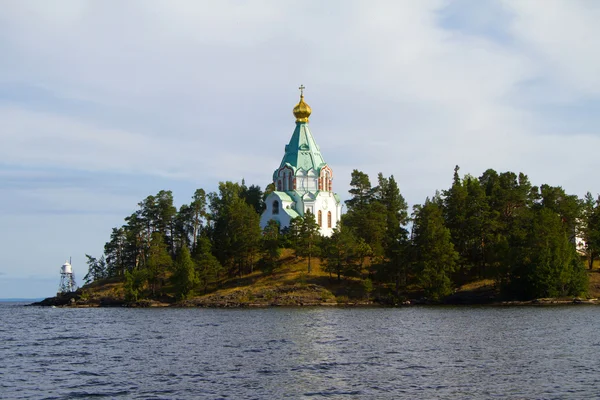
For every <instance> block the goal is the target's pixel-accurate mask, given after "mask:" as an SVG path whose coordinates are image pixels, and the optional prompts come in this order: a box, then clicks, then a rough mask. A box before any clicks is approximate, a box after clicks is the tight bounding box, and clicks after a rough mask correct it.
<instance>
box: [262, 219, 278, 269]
mask: <svg viewBox="0 0 600 400" xmlns="http://www.w3.org/2000/svg"><path fill="white" fill-rule="evenodd" d="M280 236H281V235H280V233H279V223H278V222H277V221H275V220H273V219H272V220H270V221H269V222H268V223H267V226H266V227H265V229H264V231H263V236H262V241H261V253H262V258H261V268H262V269H263V271H264V272H267V273H271V272H273V269H275V265H276V263H277V261H278V260H279V256H280V255H281V249H280V247H279V243H280Z"/></svg>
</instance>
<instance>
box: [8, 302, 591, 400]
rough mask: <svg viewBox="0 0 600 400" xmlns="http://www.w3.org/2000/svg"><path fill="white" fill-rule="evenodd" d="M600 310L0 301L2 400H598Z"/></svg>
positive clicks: (578, 308)
mask: <svg viewBox="0 0 600 400" xmlns="http://www.w3.org/2000/svg"><path fill="white" fill-rule="evenodd" d="M598 311H599V309H598V308H596V307H593V306H588V307H585V306H579V307H538V308H535V307H515V308H493V307H471V308H468V307H464V308H449V307H440V308H433V307H429V308H425V307H423V308H421V307H414V308H401V309H362V308H361V309H343V308H283V309H282V308H271V309H250V310H249V309H246V310H211V309H124V308H115V309H110V308H105V309H61V308H57V309H51V308H33V307H22V306H19V305H14V304H8V303H3V304H0V321H2V322H1V324H0V397H1V398H14V399H18V398H27V399H29V398H54V399H57V398H65V399H67V398H77V397H79V398H88V397H91V396H94V397H108V398H141V399H147V398H233V399H250V398H286V397H287V398H292V399H296V398H324V397H328V398H357V399H365V398H374V399H375V398H377V399H386V398H389V399H392V398H407V399H413V398H421V399H431V398H445V399H465V398H473V399H481V398H494V397H497V398H513V399H522V398H573V399H580V398H593V397H597V396H598V395H599V394H600V385H599V384H600V365H599V364H600V362H599V361H598V360H599V359H600V335H599V334H598V332H600V322H599V318H598V316H597V315H598Z"/></svg>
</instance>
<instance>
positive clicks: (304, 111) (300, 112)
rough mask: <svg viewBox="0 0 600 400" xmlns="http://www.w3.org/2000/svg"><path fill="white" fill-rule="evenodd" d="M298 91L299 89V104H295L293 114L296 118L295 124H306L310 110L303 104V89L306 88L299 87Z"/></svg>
mask: <svg viewBox="0 0 600 400" xmlns="http://www.w3.org/2000/svg"><path fill="white" fill-rule="evenodd" d="M298 89H300V102H298V104H296V107H294V110H293V112H294V116H295V117H296V122H303V123H306V122H308V117H310V114H311V113H312V110H311V109H310V106H309V105H308V104H306V102H304V89H306V86H304V85H300V87H299V88H298Z"/></svg>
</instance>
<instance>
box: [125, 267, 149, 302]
mask: <svg viewBox="0 0 600 400" xmlns="http://www.w3.org/2000/svg"><path fill="white" fill-rule="evenodd" d="M147 280H148V271H146V270H143V269H136V270H133V271H125V285H124V289H125V300H126V301H130V302H131V301H134V302H135V301H138V300H139V299H140V294H141V292H142V289H143V288H144V285H145V284H146V282H147Z"/></svg>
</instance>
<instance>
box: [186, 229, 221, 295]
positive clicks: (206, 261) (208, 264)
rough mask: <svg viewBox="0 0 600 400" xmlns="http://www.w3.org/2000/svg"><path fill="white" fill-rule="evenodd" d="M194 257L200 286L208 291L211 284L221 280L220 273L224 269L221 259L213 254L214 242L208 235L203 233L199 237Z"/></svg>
mask: <svg viewBox="0 0 600 400" xmlns="http://www.w3.org/2000/svg"><path fill="white" fill-rule="evenodd" d="M192 257H193V260H194V263H195V265H196V274H197V276H198V279H199V283H200V287H201V288H202V290H203V291H204V292H206V290H207V289H208V288H209V287H210V286H211V285H214V284H215V283H216V282H217V281H218V280H219V275H220V274H221V271H222V270H223V267H222V266H221V264H220V263H219V260H217V258H216V257H215V256H214V255H213V254H212V244H211V242H210V239H209V238H208V237H207V236H205V235H201V236H200V237H198V242H197V246H196V249H195V250H194V253H193V255H192Z"/></svg>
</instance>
